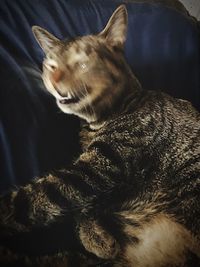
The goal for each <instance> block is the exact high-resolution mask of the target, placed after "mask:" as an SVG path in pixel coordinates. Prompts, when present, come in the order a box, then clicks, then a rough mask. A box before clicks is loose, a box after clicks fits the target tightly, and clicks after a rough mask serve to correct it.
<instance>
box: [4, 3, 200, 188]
mask: <svg viewBox="0 0 200 267" xmlns="http://www.w3.org/2000/svg"><path fill="white" fill-rule="evenodd" d="M123 2H124V3H126V6H127V9H128V14H129V26H128V37H127V42H126V57H127V60H128V62H129V63H130V65H131V67H132V69H133V70H134V72H135V74H136V75H137V76H138V78H139V79H140V81H141V82H142V85H143V87H144V88H145V89H155V90H163V91H166V92H168V93H170V94H171V95H173V96H176V97H180V98H184V99H188V100H190V101H192V102H193V104H194V105H195V106H196V107H197V108H199V109H200V47H199V46H200V40H199V29H198V26H197V24H196V23H195V21H193V20H192V19H191V18H189V17H187V16H185V15H183V14H181V13H180V12H177V11H175V10H173V9H170V8H166V7H165V6H163V5H161V4H148V3H127V2H128V1H120V0H119V1H114V0H90V1H89V0H85V1H84V0H34V1H33V0H26V1H24V0H17V1H13V0H1V2H0V77H1V87H0V160H1V161H0V164H1V166H0V190H1V191H3V190H6V189H8V188H9V187H10V186H11V185H13V184H22V183H25V182H26V181H28V180H29V179H31V178H33V177H35V176H38V175H41V174H42V173H44V171H49V170H51V169H54V168H58V167H62V166H64V165H65V164H66V163H69V162H70V160H71V159H72V157H73V155H74V153H75V152H76V151H77V149H78V147H77V143H78V141H77V140H78V137H77V131H78V128H79V125H78V122H77V120H76V119H74V118H71V117H70V116H67V115H64V114H62V113H61V112H59V111H58V109H57V107H56V105H55V103H54V100H53V99H52V97H51V96H49V95H48V94H47V92H46V91H45V90H44V89H43V85H42V83H41V81H40V79H39V78H38V76H37V75H35V74H34V73H35V72H34V71H31V70H32V69H38V68H41V62H42V58H43V53H42V51H41V49H40V47H39V46H38V44H37V43H36V41H35V39H34V37H33V35H32V32H31V26H32V25H39V26H42V27H44V28H46V29H47V30H49V31H50V32H52V33H53V34H55V35H56V36H57V37H60V38H66V37H69V38H70V37H75V36H77V35H85V34H89V33H96V32H98V31H100V30H102V29H103V27H104V26H105V24H106V22H107V21H108V19H109V17H110V16H111V14H112V12H113V11H114V9H115V8H116V7H117V6H118V5H119V4H120V3H123Z"/></svg>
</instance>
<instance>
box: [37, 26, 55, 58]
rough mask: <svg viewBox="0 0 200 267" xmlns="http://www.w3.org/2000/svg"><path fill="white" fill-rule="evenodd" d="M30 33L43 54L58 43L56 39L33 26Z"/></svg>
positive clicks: (45, 31)
mask: <svg viewBox="0 0 200 267" xmlns="http://www.w3.org/2000/svg"><path fill="white" fill-rule="evenodd" d="M32 31H33V34H34V36H35V39H36V40H37V42H38V43H39V45H40V46H41V48H42V50H43V51H44V53H45V54H47V53H48V52H49V51H50V50H51V49H52V48H53V47H55V46H56V45H58V44H59V43H60V40H59V39H58V38H56V37H55V36H54V35H53V34H51V33H49V32H48V31H47V30H45V29H43V28H41V27H39V26H33V27H32Z"/></svg>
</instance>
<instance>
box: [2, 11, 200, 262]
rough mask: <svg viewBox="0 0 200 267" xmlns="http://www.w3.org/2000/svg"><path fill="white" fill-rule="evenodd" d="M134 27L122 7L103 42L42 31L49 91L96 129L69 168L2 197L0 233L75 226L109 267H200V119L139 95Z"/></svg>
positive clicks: (156, 95)
mask: <svg viewBox="0 0 200 267" xmlns="http://www.w3.org/2000/svg"><path fill="white" fill-rule="evenodd" d="M126 24H127V15H126V10H125V8H124V6H121V7H120V8H119V9H117V10H116V11H115V13H114V14H113V16H112V17H111V19H110V20H109V22H108V24H107V26H106V28H105V29H104V30H103V32H101V33H100V34H99V35H94V36H86V37H83V38H77V39H75V40H73V41H70V42H62V43H60V41H59V40H58V39H57V38H55V37H53V36H52V35H50V34H49V33H48V32H46V31H45V30H43V29H41V28H39V27H35V28H34V33H35V35H36V37H37V39H38V41H39V43H40V45H41V46H42V48H43V49H44V51H45V52H46V54H47V59H45V61H44V72H43V80H44V82H45V84H46V86H47V89H48V90H49V91H50V92H51V93H52V94H53V95H54V96H55V97H56V99H57V103H58V106H59V107H60V108H61V110H63V111H64V112H66V113H73V114H76V115H78V116H79V117H81V118H83V119H85V120H86V121H87V122H88V125H89V126H88V130H87V129H84V131H83V132H82V134H81V136H82V139H83V141H82V143H83V153H82V154H81V155H80V157H79V158H78V159H77V161H75V162H74V163H73V164H72V166H71V167H70V168H68V169H66V170H62V171H58V172H56V173H54V174H51V175H49V176H47V177H44V178H40V179H37V180H35V181H34V182H33V183H31V184H29V185H27V186H25V187H23V188H21V189H19V190H18V191H15V192H12V193H11V194H9V195H7V196H5V197H2V200H1V202H0V211H1V219H0V223H1V224H0V225H1V229H4V230H5V229H6V230H7V231H9V230H8V229H12V231H13V232H15V231H16V232H20V231H21V232H23V231H31V229H32V228H36V227H38V226H40V227H47V226H48V225H51V224H52V223H56V222H59V221H62V220H63V218H65V217H66V216H72V217H73V218H74V221H75V223H76V237H77V239H78V240H79V242H80V244H81V245H82V246H83V247H84V248H85V249H86V251H87V252H90V253H92V254H94V255H96V256H97V257H98V258H100V259H103V261H105V262H108V264H109V266H116V267H118V266H120V267H125V266H126V267H155V266H156V267H161V266H163V267H170V266H171V267H175V266H179V267H183V266H184V267H186V266H189V267H193V266H199V265H198V264H199V262H198V261H199V260H198V258H200V205H199V202H200V201H199V195H200V114H199V113H198V112H197V111H196V110H195V109H194V108H193V107H192V105H191V104H190V103H189V102H187V101H183V100H178V99H174V98H172V97H170V96H168V95H166V94H164V93H161V92H154V91H144V90H143V89H142V88H141V86H140V84H139V82H138V81H137V79H136V78H135V77H134V75H133V74H132V72H131V71H130V69H129V67H128V66H127V64H126V62H125V59H124V57H123V44H124V41H125V33H126ZM52 51H53V52H52ZM59 55H60V57H59ZM62 58H65V61H62ZM24 203H25V204H24ZM22 207H23V210H22ZM9 227H10V228H9ZM191 258H192V260H193V261H192V262H191V261H190V260H191ZM102 264H103V263H102ZM66 265H67V263H66ZM86 265H87V260H86ZM69 266H70V265H69ZM72 266H75V265H72ZM80 266H84V263H80ZM88 266H89V263H88Z"/></svg>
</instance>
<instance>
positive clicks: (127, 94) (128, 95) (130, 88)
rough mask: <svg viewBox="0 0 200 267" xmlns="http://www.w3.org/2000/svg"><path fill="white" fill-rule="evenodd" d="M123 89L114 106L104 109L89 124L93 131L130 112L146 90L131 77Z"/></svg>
mask: <svg viewBox="0 0 200 267" xmlns="http://www.w3.org/2000/svg"><path fill="white" fill-rule="evenodd" d="M123 87H124V88H123V90H121V94H120V95H119V96H118V98H117V99H116V101H115V103H114V105H113V106H112V107H109V108H107V109H106V108H105V109H103V110H102V111H101V112H99V114H97V119H96V120H94V121H91V122H89V123H88V124H89V127H90V128H91V129H92V130H99V129H100V128H102V127H103V126H104V125H105V124H106V122H107V121H109V120H111V119H114V118H117V117H118V116H121V115H122V114H124V113H127V112H129V109H130V107H131V109H132V108H133V106H134V105H136V104H137V103H138V101H139V99H140V97H141V94H142V93H143V91H144V90H143V89H142V86H141V84H140V83H139V81H138V80H137V79H136V78H135V76H133V75H130V76H129V77H128V78H127V82H126V83H125V84H124V85H123Z"/></svg>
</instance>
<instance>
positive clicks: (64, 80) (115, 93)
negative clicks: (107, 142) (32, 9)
mask: <svg viewBox="0 0 200 267" xmlns="http://www.w3.org/2000/svg"><path fill="white" fill-rule="evenodd" d="M126 31H127V11H126V8H125V6H124V5H121V6H120V7H118V8H117V9H116V10H115V12H114V13H113V15H112V16H111V18H110V20H109V21H108V23H107V25H106V27H105V28H104V29H103V30H102V31H101V32H100V33H98V34H96V35H87V36H83V37H77V38H74V39H72V40H64V41H62V40H60V39H58V38H56V37H55V36H53V35H52V34H50V33H49V32H47V31H46V30H44V29H43V28H41V27H38V26H33V33H34V35H35V37H36V39H37V41H38V43H39V44H40V46H41V47H42V49H43V51H44V53H45V55H46V57H45V59H44V61H43V75H42V77H43V81H44V83H45V86H46V88H47V89H48V91H49V92H50V93H51V94H52V95H54V96H55V98H56V101H57V104H58V106H59V108H60V109H61V110H62V111H63V112H65V113H69V114H75V115H78V116H79V117H81V118H84V119H86V120H87V121H88V122H89V123H91V122H95V121H97V120H100V119H101V117H102V116H105V114H106V113H108V112H109V111H110V110H111V109H112V107H113V105H114V104H115V102H116V99H119V98H120V96H121V95H122V90H123V88H124V84H125V81H126V79H127V77H126V76H127V68H128V67H127V65H126V62H125V60H124V56H123V48H124V43H125V40H126Z"/></svg>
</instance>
